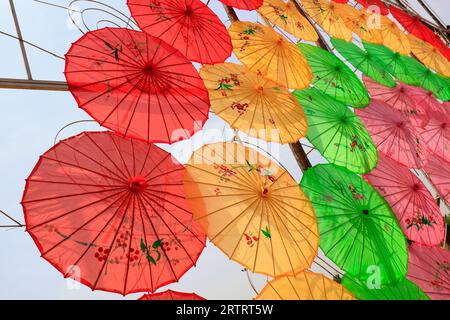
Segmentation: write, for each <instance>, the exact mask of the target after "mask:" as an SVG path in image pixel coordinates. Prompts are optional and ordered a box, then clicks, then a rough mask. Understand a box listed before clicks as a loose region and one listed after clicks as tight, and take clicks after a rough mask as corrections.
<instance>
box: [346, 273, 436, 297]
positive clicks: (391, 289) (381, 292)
mask: <svg viewBox="0 0 450 320" xmlns="http://www.w3.org/2000/svg"><path fill="white" fill-rule="evenodd" d="M341 284H342V285H343V286H344V287H345V288H346V289H347V290H348V291H349V292H351V293H352V294H353V295H354V296H355V297H356V298H358V299H360V300H430V298H429V297H428V296H427V295H426V294H425V293H424V292H423V291H422V290H421V289H420V288H419V287H418V286H416V285H415V284H414V283H413V282H411V281H409V280H408V279H404V280H402V281H400V282H398V283H396V284H392V285H383V286H379V287H378V286H377V284H376V283H369V285H368V284H367V283H365V282H361V281H359V280H357V279H354V278H352V277H351V276H344V278H343V279H342V280H341Z"/></svg>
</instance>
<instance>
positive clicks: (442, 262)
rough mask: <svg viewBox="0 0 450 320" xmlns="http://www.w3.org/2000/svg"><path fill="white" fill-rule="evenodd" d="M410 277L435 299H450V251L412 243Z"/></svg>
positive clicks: (410, 247) (409, 249)
mask: <svg viewBox="0 0 450 320" xmlns="http://www.w3.org/2000/svg"><path fill="white" fill-rule="evenodd" d="M408 253H409V262H408V263H409V267H408V279H409V280H411V281H412V282H414V283H415V284H417V285H418V286H419V287H420V288H421V289H422V290H423V291H424V292H425V293H426V294H427V295H428V296H429V297H430V298H431V299H433V300H450V251H448V250H445V249H442V248H439V247H425V246H419V245H414V244H413V245H410V246H409V248H408Z"/></svg>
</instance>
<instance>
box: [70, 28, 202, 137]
mask: <svg viewBox="0 0 450 320" xmlns="http://www.w3.org/2000/svg"><path fill="white" fill-rule="evenodd" d="M65 75H66V79H67V83H68V85H69V89H70V91H71V93H72V94H73V96H74V97H75V99H76V101H77V103H78V106H79V107H80V108H81V109H83V110H85V111H86V112H87V113H89V114H90V115H91V116H92V117H93V118H94V119H95V120H96V121H97V122H98V123H100V125H102V126H104V127H106V128H108V129H111V130H113V131H116V132H118V133H120V134H122V135H125V136H129V137H132V138H137V139H140V140H144V141H147V142H165V143H167V142H175V141H178V140H180V139H183V138H189V137H190V134H193V133H194V132H195V131H198V130H200V129H201V127H202V124H203V123H204V122H205V121H206V120H207V119H208V112H209V97H208V90H207V89H206V88H205V85H204V83H203V80H202V79H201V78H200V76H199V75H198V72H197V70H196V69H195V68H194V66H193V65H192V64H191V63H190V62H189V61H188V60H186V58H185V57H184V56H183V55H182V54H181V53H180V52H179V51H178V50H176V49H174V48H172V47H170V46H169V45H168V44H166V43H164V42H162V41H161V40H160V39H157V38H154V37H151V36H148V35H146V34H145V33H143V32H138V31H133V30H128V29H122V28H104V29H100V30H96V31H92V32H88V33H86V34H85V35H84V36H83V37H82V38H81V39H79V40H78V41H76V42H75V43H74V44H73V45H72V47H71V48H70V50H69V52H68V53H67V54H66V69H65ZM174 134H175V135H174Z"/></svg>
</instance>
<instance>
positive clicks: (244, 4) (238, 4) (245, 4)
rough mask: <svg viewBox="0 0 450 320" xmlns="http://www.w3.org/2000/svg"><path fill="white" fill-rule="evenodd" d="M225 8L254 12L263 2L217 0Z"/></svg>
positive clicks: (260, 0) (256, 0)
mask: <svg viewBox="0 0 450 320" xmlns="http://www.w3.org/2000/svg"><path fill="white" fill-rule="evenodd" d="M219 1H220V2H222V3H223V4H226V5H227V6H230V7H233V8H236V9H241V10H256V9H258V8H259V7H261V5H262V4H263V0H219Z"/></svg>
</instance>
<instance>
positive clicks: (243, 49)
mask: <svg viewBox="0 0 450 320" xmlns="http://www.w3.org/2000/svg"><path fill="white" fill-rule="evenodd" d="M228 30H229V32H230V35H231V39H232V42H233V48H234V53H235V54H236V56H237V58H238V59H239V60H240V61H241V62H242V63H243V64H244V65H245V66H247V67H248V68H249V69H250V70H252V71H254V72H257V73H261V74H262V75H264V76H266V77H267V78H268V79H270V80H273V81H275V82H277V83H279V84H280V85H283V86H285V87H287V88H290V89H304V88H306V87H308V86H309V84H310V83H311V78H312V73H311V68H310V67H309V66H308V63H307V62H306V59H305V57H304V56H303V55H302V54H301V52H300V51H298V50H297V48H296V47H295V45H294V44H293V43H291V42H289V40H287V39H286V38H285V37H283V36H282V35H280V34H278V33H277V32H275V31H274V30H273V29H271V28H269V27H265V26H263V25H261V24H259V23H252V22H241V21H236V22H233V23H232V24H231V26H230V28H229V29H228Z"/></svg>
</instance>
